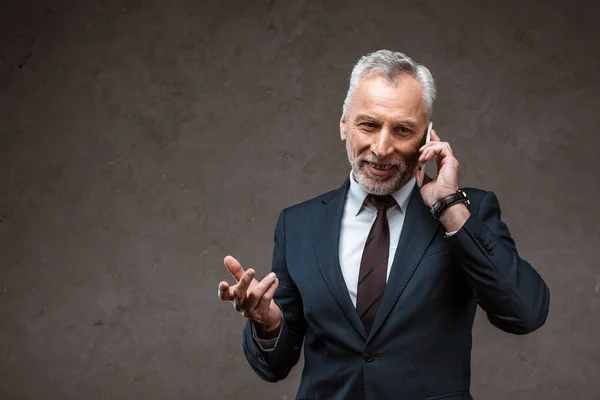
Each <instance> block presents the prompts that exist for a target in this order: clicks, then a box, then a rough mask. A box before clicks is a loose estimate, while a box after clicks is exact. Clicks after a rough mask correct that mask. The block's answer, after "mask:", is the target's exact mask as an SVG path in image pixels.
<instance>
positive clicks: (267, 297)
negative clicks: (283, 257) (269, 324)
mask: <svg viewBox="0 0 600 400" xmlns="http://www.w3.org/2000/svg"><path fill="white" fill-rule="evenodd" d="M278 287H279V279H277V278H275V280H274V281H273V283H272V284H271V286H269V288H268V289H267V290H266V291H265V293H264V294H263V295H262V297H261V299H260V301H259V302H258V305H257V306H260V307H263V306H264V307H269V306H270V305H271V300H273V296H275V291H277V288H278Z"/></svg>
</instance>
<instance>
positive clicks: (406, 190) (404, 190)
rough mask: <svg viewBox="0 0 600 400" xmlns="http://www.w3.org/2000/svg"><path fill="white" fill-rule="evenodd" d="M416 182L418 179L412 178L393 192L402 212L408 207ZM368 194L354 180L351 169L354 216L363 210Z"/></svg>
mask: <svg viewBox="0 0 600 400" xmlns="http://www.w3.org/2000/svg"><path fill="white" fill-rule="evenodd" d="M415 183H416V179H415V178H412V179H411V180H410V181H408V182H407V183H406V184H405V185H404V186H402V187H401V188H400V189H398V190H396V191H395V192H394V193H392V194H391V195H392V197H393V198H394V200H396V203H397V204H398V205H399V206H400V211H401V212H402V214H404V213H405V212H406V207H408V200H409V199H410V194H411V193H412V189H413V187H414V186H415ZM367 195H368V193H367V192H366V191H365V190H364V189H363V188H362V186H360V184H359V183H358V182H356V181H355V180H354V174H353V173H352V171H350V188H349V189H348V201H349V202H350V207H352V212H353V213H354V216H357V215H358V213H359V212H360V210H362V206H363V204H364V203H365V199H366V198H367ZM367 207H368V206H367ZM369 208H371V207H369Z"/></svg>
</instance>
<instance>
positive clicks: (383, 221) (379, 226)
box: [356, 195, 396, 333]
mask: <svg viewBox="0 0 600 400" xmlns="http://www.w3.org/2000/svg"><path fill="white" fill-rule="evenodd" d="M367 200H368V201H369V202H370V203H371V204H373V205H374V206H375V207H376V208H377V217H376V218H375V222H374V223H373V226H371V231H370V232H369V236H368V237H367V242H366V243H365V248H364V250H363V254H362V259H361V261H360V272H359V275H358V291H357V295H356V310H357V311H358V314H359V315H360V319H361V320H362V322H363V324H364V326H365V328H366V330H367V333H369V331H370V330H371V327H372V326H373V322H374V321H375V316H376V315H377V310H379V305H380V304H381V298H382V297H383V291H384V289H385V283H386V278H387V265H388V257H389V251H390V228H389V225H388V220H387V215H386V210H387V209H388V208H389V207H391V206H392V205H394V204H395V203H396V201H395V200H394V198H393V197H392V196H389V195H388V196H374V195H368V196H367Z"/></svg>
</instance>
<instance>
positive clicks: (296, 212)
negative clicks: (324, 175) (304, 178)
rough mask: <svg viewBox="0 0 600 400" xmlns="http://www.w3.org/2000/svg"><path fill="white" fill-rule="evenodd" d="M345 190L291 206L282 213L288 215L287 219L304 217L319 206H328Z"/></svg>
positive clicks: (333, 191)
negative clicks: (328, 203)
mask: <svg viewBox="0 0 600 400" xmlns="http://www.w3.org/2000/svg"><path fill="white" fill-rule="evenodd" d="M342 190H343V188H338V189H334V190H331V191H329V192H327V193H323V194H320V195H318V196H315V197H313V198H311V199H308V200H305V201H302V202H300V203H297V204H293V205H291V206H288V207H286V208H285V209H284V210H283V211H282V213H285V214H286V217H287V216H289V217H298V216H300V217H302V216H305V215H306V213H308V212H310V211H311V210H312V209H313V208H315V207H318V206H319V205H323V204H327V202H329V201H330V200H331V199H332V198H333V197H336V196H339V195H341V194H342V193H341V191H342Z"/></svg>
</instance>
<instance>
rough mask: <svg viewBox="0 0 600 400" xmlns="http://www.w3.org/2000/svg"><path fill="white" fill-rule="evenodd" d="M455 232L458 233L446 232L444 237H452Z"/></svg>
mask: <svg viewBox="0 0 600 400" xmlns="http://www.w3.org/2000/svg"><path fill="white" fill-rule="evenodd" d="M456 232H458V231H453V232H446V237H450V236H453V235H454V234H455V233H456Z"/></svg>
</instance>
